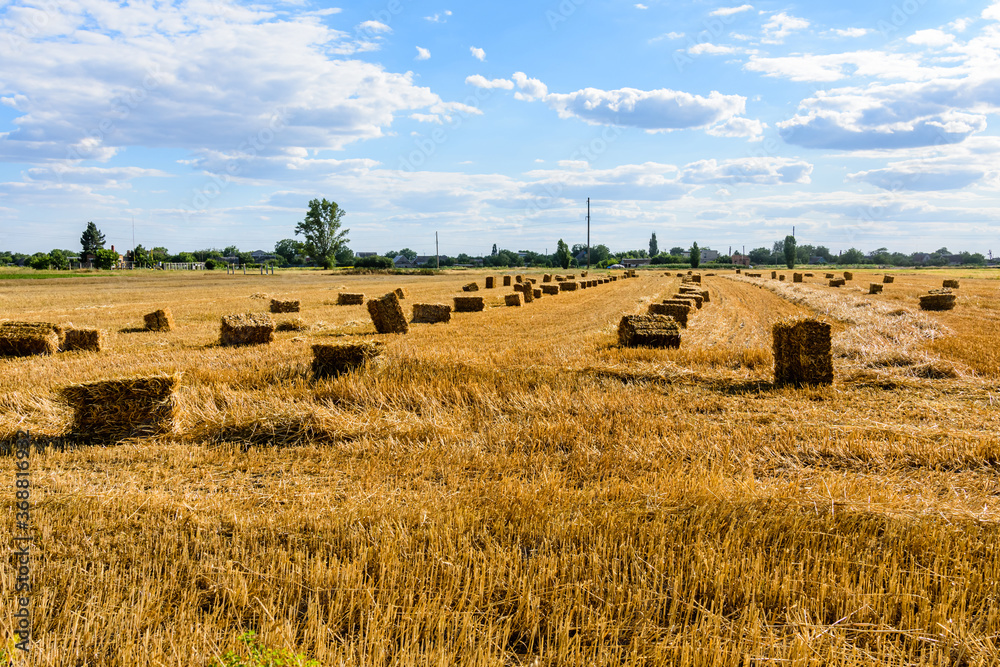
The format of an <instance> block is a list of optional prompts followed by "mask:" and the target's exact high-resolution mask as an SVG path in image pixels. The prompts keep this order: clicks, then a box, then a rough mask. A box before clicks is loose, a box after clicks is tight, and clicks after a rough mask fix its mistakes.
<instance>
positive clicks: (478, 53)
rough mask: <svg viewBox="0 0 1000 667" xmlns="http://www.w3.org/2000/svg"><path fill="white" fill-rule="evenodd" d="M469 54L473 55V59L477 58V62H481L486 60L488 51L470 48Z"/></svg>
mask: <svg viewBox="0 0 1000 667" xmlns="http://www.w3.org/2000/svg"><path fill="white" fill-rule="evenodd" d="M469 53H471V54H472V57H473V58H475V59H476V60H479V61H483V60H486V51H485V50H483V49H480V48H478V47H475V46H470V47H469Z"/></svg>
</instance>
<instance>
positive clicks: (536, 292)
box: [531, 287, 542, 299]
mask: <svg viewBox="0 0 1000 667" xmlns="http://www.w3.org/2000/svg"><path fill="white" fill-rule="evenodd" d="M531 296H533V297H534V298H536V299H541V298H542V289H541V288H540V287H533V288H531Z"/></svg>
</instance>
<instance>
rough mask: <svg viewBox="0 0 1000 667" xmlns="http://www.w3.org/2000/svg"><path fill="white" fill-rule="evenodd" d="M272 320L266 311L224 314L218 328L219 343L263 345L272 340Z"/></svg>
mask: <svg viewBox="0 0 1000 667" xmlns="http://www.w3.org/2000/svg"><path fill="white" fill-rule="evenodd" d="M274 327H275V325H274V320H273V319H271V316H270V315H268V314H267V313H239V314H235V315H225V316H223V318H222V325H221V327H220V329H219V344H220V345H265V344H267V343H270V342H271V341H273V340H274Z"/></svg>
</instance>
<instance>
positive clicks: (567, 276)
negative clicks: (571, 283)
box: [566, 273, 576, 280]
mask: <svg viewBox="0 0 1000 667" xmlns="http://www.w3.org/2000/svg"><path fill="white" fill-rule="evenodd" d="M566 280H576V274H575V273H568V274H566Z"/></svg>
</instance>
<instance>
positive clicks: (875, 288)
mask: <svg viewBox="0 0 1000 667" xmlns="http://www.w3.org/2000/svg"><path fill="white" fill-rule="evenodd" d="M883 287H884V285H882V284H881V283H871V284H870V285H868V293H869V294H881V293H882V288H883Z"/></svg>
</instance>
